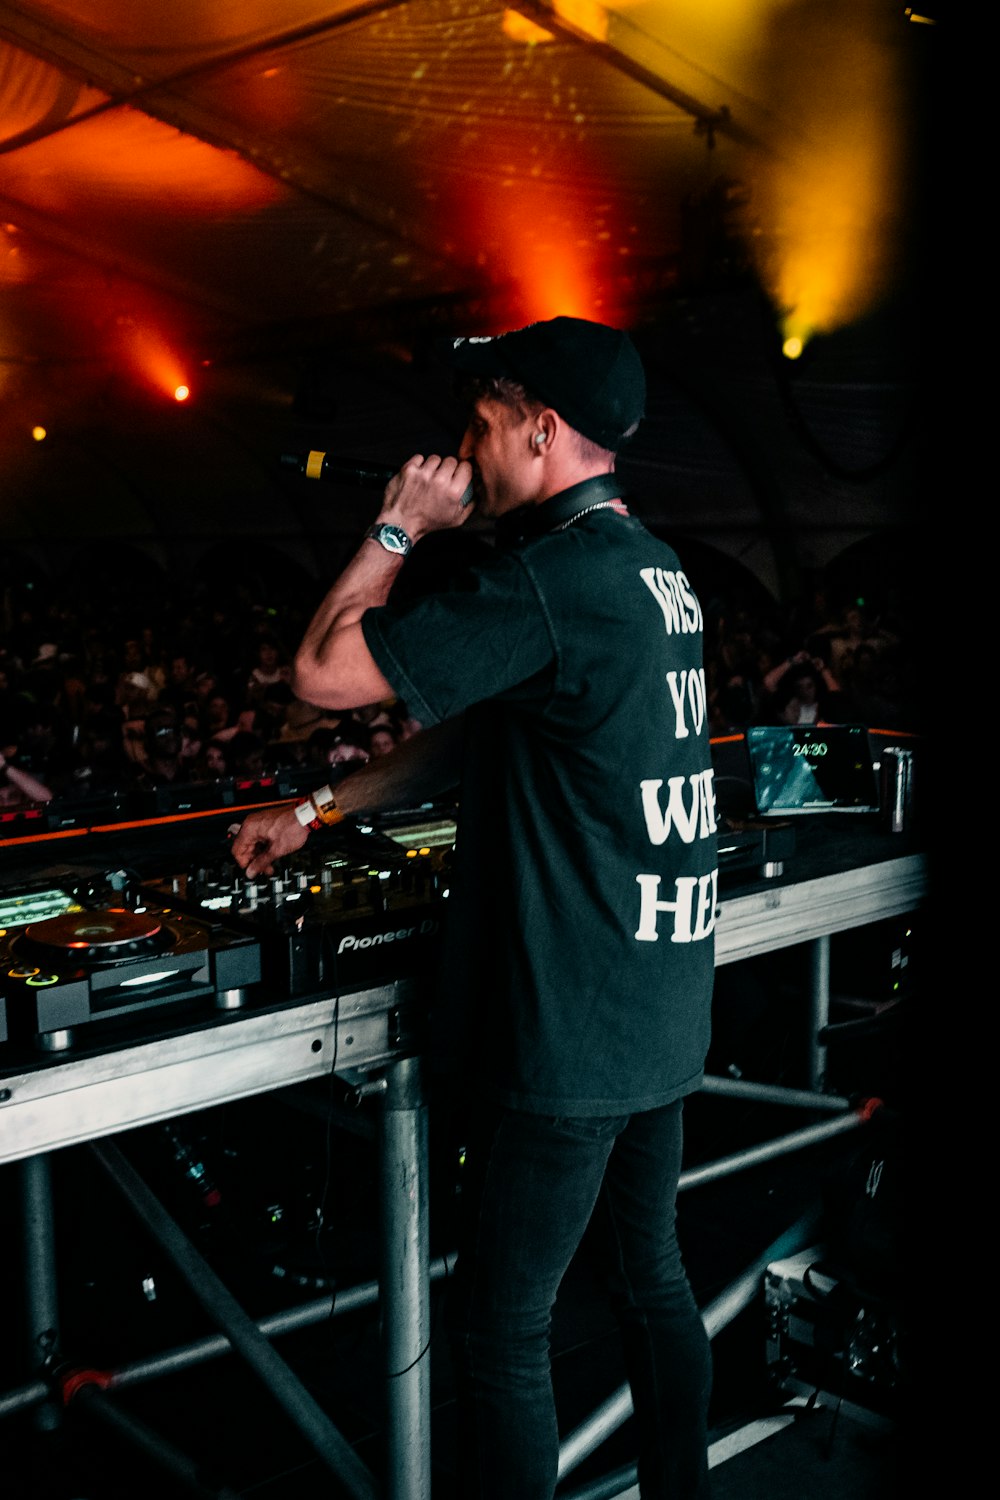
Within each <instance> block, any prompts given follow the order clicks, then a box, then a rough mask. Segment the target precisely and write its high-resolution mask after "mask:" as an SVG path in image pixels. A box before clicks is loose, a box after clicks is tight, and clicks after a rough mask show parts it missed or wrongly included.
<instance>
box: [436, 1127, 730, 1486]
mask: <svg viewBox="0 0 1000 1500" xmlns="http://www.w3.org/2000/svg"><path fill="white" fill-rule="evenodd" d="M681 1115H682V1105H681V1103H680V1102H678V1103H677V1104H672V1105H669V1106H667V1107H666V1108H664V1109H656V1110H650V1111H648V1112H644V1113H642V1114H636V1115H632V1116H623V1117H622V1116H619V1117H615V1118H600V1119H584V1118H576V1117H574V1118H571V1119H552V1118H550V1117H548V1116H544V1115H530V1114H524V1113H521V1112H517V1111H513V1110H495V1111H492V1112H490V1114H489V1116H488V1117H487V1116H486V1115H485V1114H484V1117H483V1118H482V1120H481V1121H480V1124H479V1127H478V1128H477V1129H476V1130H475V1131H474V1132H470V1139H469V1140H468V1142H467V1152H466V1163H465V1169H464V1181H463V1188H462V1212H463V1228H462V1232H461V1235H460V1239H459V1246H458V1250H459V1257H458V1263H457V1266H456V1269H455V1275H454V1278H453V1282H452V1286H451V1289H450V1292H449V1300H448V1322H449V1333H450V1335H451V1340H452V1347H453V1350H454V1356H455V1360H456V1373H457V1377H458V1384H459V1410H458V1415H459V1422H460V1427H459V1448H460V1453H459V1472H460V1486H459V1495H460V1496H461V1500H552V1496H553V1493H554V1491H555V1486H556V1478H557V1464H558V1456H559V1434H558V1428H557V1425H556V1410H555V1402H554V1398H553V1391H552V1375H551V1366H550V1354H549V1333H550V1327H551V1320H552V1307H553V1303H554V1302H555V1297H556V1292H557V1290H558V1287H559V1284H560V1282H561V1281H562V1278H563V1276H564V1274H565V1272H566V1269H567V1267H568V1265H569V1263H570V1260H571V1259H572V1257H573V1254H574V1252H575V1251H576V1249H577V1246H578V1245H579V1244H580V1241H581V1239H582V1237H583V1234H584V1231H585V1230H586V1228H587V1225H588V1223H589V1221H590V1219H591V1216H592V1215H594V1216H595V1225H594V1232H595V1235H596V1234H597V1233H599V1234H600V1235H601V1238H602V1240H603V1241H604V1242H605V1243H606V1246H607V1251H608V1275H609V1286H610V1290H611V1294H612V1297H613V1300H614V1306H615V1309H616V1312H617V1314H618V1317H619V1321H620V1323H621V1329H622V1338H623V1344H624V1353H625V1361H626V1369H627V1372H628V1379H629V1385H630V1388H631V1392H632V1401H633V1405H634V1408H635V1421H636V1431H637V1437H638V1445H639V1457H638V1465H639V1491H640V1494H641V1495H642V1497H643V1500H695V1497H697V1500H703V1497H705V1496H707V1495H708V1493H709V1490H708V1468H707V1436H706V1426H707V1409H708V1400H709V1395H710V1390H711V1378H712V1376H711V1349H710V1346H709V1342H708V1338H707V1336H706V1334H705V1329H704V1325H703V1323H702V1320H701V1316H700V1314H699V1312H698V1308H697V1306H696V1304H695V1301H694V1297H693V1295H692V1292H691V1288H690V1285H689V1283H688V1279H687V1275H686V1273H685V1270H684V1266H683V1264H682V1262H681V1257H680V1252H679V1249H678V1245H677V1237H676V1232H675V1231H676V1196H677V1179H678V1175H679V1173H680V1167H681V1144H682V1126H681ZM607 1394H608V1395H609V1396H610V1395H612V1394H613V1389H612V1388H610V1387H609V1390H608V1393H607Z"/></svg>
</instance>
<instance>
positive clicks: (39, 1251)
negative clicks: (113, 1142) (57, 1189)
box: [19, 1156, 62, 1432]
mask: <svg viewBox="0 0 1000 1500" xmlns="http://www.w3.org/2000/svg"><path fill="white" fill-rule="evenodd" d="M19 1169H20V1170H19V1176H20V1185H21V1221H22V1235H23V1241H22V1243H23V1250H24V1292H25V1308H24V1313H25V1321H26V1329H27V1339H28V1358H29V1360H30V1363H31V1368H32V1369H33V1370H36V1371H37V1370H38V1369H40V1368H41V1367H42V1365H43V1364H44V1362H45V1360H46V1358H47V1356H48V1355H49V1354H51V1353H52V1352H53V1351H54V1350H55V1349H56V1348H57V1346H58V1342H59V1301H58V1289H57V1284H56V1247H55V1215H54V1212H53V1204H52V1172H51V1163H50V1161H49V1158H48V1157H47V1156H29V1157H26V1158H25V1159H24V1160H23V1161H22V1162H20V1163H19ZM34 1420H35V1425H36V1427H37V1428H38V1429H39V1431H41V1432H52V1431H53V1430H54V1429H55V1428H56V1427H58V1426H59V1425H60V1423H61V1422H62V1410H61V1408H60V1406H59V1404H58V1402H56V1401H55V1400H44V1401H42V1403H41V1404H40V1405H39V1407H38V1410H37V1411H36V1413H35V1417H34Z"/></svg>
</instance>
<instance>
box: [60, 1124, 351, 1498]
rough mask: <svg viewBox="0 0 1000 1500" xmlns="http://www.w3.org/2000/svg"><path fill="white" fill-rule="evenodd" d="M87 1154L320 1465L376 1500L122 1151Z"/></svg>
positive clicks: (331, 1431) (327, 1424)
mask: <svg viewBox="0 0 1000 1500" xmlns="http://www.w3.org/2000/svg"><path fill="white" fill-rule="evenodd" d="M90 1149H91V1151H93V1153H94V1155H95V1156H96V1157H97V1160H98V1161H99V1162H100V1164H101V1166H102V1167H103V1168H104V1170H105V1171H106V1172H107V1173H108V1176H109V1177H110V1178H111V1179H112V1181H113V1182H114V1183H115V1185H116V1186H117V1187H118V1188H119V1189H120V1190H121V1192H122V1193H123V1194H124V1196H125V1197H126V1199H127V1200H128V1202H129V1203H130V1204H131V1206H132V1207H133V1208H134V1209H135V1211H136V1213H138V1215H139V1217H140V1218H141V1219H142V1220H143V1221H144V1222H145V1224H146V1226H147V1228H148V1229H149V1230H150V1232H151V1233H152V1234H153V1235H154V1236H155V1238H156V1239H157V1240H158V1241H159V1243H160V1244H161V1245H162V1246H163V1248H164V1249H165V1250H166V1252H167V1254H168V1255H169V1256H170V1258H171V1260H172V1261H173V1263H174V1265H175V1267H176V1268H177V1270H178V1271H179V1272H180V1273H181V1275H182V1276H183V1278H184V1280H185V1281H186V1282H187V1284H188V1286H189V1287H190V1288H191V1290H192V1291H193V1292H194V1294H195V1296H196V1297H197V1298H198V1301H199V1302H200V1303H201V1305H202V1307H203V1308H204V1309H205V1311H206V1312H207V1313H208V1315H209V1317H210V1318H211V1319H212V1320H213V1322H215V1323H216V1324H217V1325H218V1326H219V1327H220V1328H222V1329H224V1330H225V1332H226V1335H227V1337H228V1338H229V1341H230V1343H231V1344H232V1346H233V1348H234V1349H235V1350H236V1351H237V1353H239V1354H241V1355H242V1356H243V1358H244V1359H245V1360H246V1362H247V1364H249V1365H250V1367H251V1369H253V1370H254V1372H255V1373H256V1374H257V1375H259V1376H260V1378H261V1380H263V1382H264V1384H265V1385H266V1386H267V1387H268V1389H269V1390H270V1391H271V1393H272V1394H273V1396H274V1397H275V1399H276V1400H277V1401H278V1402H279V1403H280V1404H281V1405H282V1406H283V1407H284V1408H285V1410H286V1412H287V1413H288V1415H289V1416H290V1417H291V1419H292V1421H293V1422H294V1423H295V1424H296V1426H297V1427H298V1428H299V1430H300V1431H301V1432H302V1433H303V1434H304V1435H305V1436H306V1437H307V1438H308V1440H309V1441H310V1442H311V1443H312V1445H313V1447H314V1448H315V1449H316V1452H317V1453H318V1454H319V1456H320V1458H322V1460H323V1462H324V1463H325V1464H326V1465H327V1466H328V1468H329V1469H330V1470H331V1471H332V1472H333V1473H334V1474H335V1475H336V1476H337V1477H338V1478H339V1479H340V1480H341V1481H342V1482H343V1485H344V1487H345V1489H346V1491H347V1493H348V1494H349V1495H351V1496H352V1500H377V1497H378V1491H377V1489H376V1486H375V1481H374V1479H373V1478H372V1475H371V1474H370V1472H369V1471H368V1469H367V1468H366V1467H365V1465H364V1464H363V1463H362V1462H361V1460H360V1459H359V1458H358V1456H357V1454H356V1453H355V1452H354V1449H353V1448H352V1447H351V1446H350V1444H349V1443H348V1442H347V1441H346V1439H345V1438H343V1437H342V1436H341V1434H340V1433H339V1432H338V1431H337V1429H336V1427H334V1425H333V1423H332V1422H331V1421H330V1419H329V1417H328V1416H327V1415H326V1413H325V1412H324V1411H323V1409H322V1408H321V1407H320V1406H319V1404H318V1403H317V1402H316V1401H315V1400H314V1399H313V1397H312V1396H311V1395H310V1394H309V1392H308V1391H307V1390H306V1388H305V1386H304V1385H303V1384H302V1382H301V1381H300V1380H299V1379H298V1377H297V1376H296V1375H295V1374H294V1373H293V1372H292V1370H290V1369H289V1367H288V1365H287V1364H286V1363H285V1362H284V1360H283V1359H281V1357H280V1356H279V1355H278V1354H276V1353H275V1351H274V1350H273V1349H272V1348H271V1345H270V1344H269V1343H268V1342H267V1339H266V1338H264V1336H263V1334H262V1333H261V1332H260V1330H259V1329H258V1327H257V1325H256V1323H254V1322H253V1320H252V1319H251V1318H250V1317H249V1316H248V1315H247V1313H246V1312H245V1311H244V1310H243V1308H242V1307H241V1306H240V1304H239V1303H238V1302H237V1300H236V1298H235V1297H234V1296H233V1295H232V1293H231V1292H230V1291H229V1290H228V1288H227V1287H226V1286H224V1285H223V1283H222V1282H221V1281H220V1280H219V1278H218V1276H217V1275H216V1274H215V1272H214V1271H213V1270H212V1268H211V1266H209V1265H208V1263H207V1262H206V1261H205V1260H204V1259H203V1258H202V1256H201V1255H200V1254H199V1252H198V1251H197V1250H196V1249H195V1247H194V1246H193V1245H192V1244H191V1242H190V1240H188V1238H187V1237H186V1235H185V1234H184V1233H183V1232H182V1231H181V1229H179V1228H178V1226H177V1224H175V1223H174V1221H173V1219H172V1218H171V1217H170V1215H169V1214H168V1213H167V1211H166V1210H165V1209H164V1207H163V1205H162V1204H161V1203H160V1201H159V1200H158V1198H157V1197H156V1196H155V1194H153V1193H152V1192H151V1191H150V1189H149V1188H148V1187H147V1186H146V1184H145V1182H144V1181H143V1180H142V1178H141V1177H140V1176H139V1174H138V1172H136V1171H135V1169H134V1168H133V1167H132V1166H131V1165H130V1164H129V1163H128V1161H126V1159H125V1157H124V1156H123V1155H122V1153H121V1151H120V1150H119V1149H118V1148H117V1147H116V1146H111V1145H108V1144H106V1143H99V1142H92V1143H91V1147H90Z"/></svg>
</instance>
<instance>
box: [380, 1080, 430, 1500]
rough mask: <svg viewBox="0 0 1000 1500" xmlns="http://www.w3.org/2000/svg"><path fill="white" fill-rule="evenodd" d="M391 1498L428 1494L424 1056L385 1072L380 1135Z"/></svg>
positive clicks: (425, 1498) (415, 1499)
mask: <svg viewBox="0 0 1000 1500" xmlns="http://www.w3.org/2000/svg"><path fill="white" fill-rule="evenodd" d="M379 1157H380V1160H379V1166H380V1172H381V1189H382V1275H381V1292H382V1337H383V1343H384V1350H385V1372H386V1406H387V1419H388V1420H387V1427H388V1437H387V1442H388V1458H387V1469H386V1478H387V1487H388V1495H389V1500H430V1494H431V1448H430V1415H431V1403H430V1278H429V1275H428V1244H429V1238H428V1217H429V1215H428V1189H427V1158H428V1150H427V1107H426V1104H425V1102H424V1091H423V1078H422V1070H421V1062H420V1059H419V1058H415V1057H409V1058H403V1059H401V1060H400V1061H399V1062H397V1063H394V1064H393V1065H392V1067H391V1068H390V1069H389V1070H388V1072H387V1074H386V1090H385V1094H384V1097H383V1100H382V1115H381V1131H380V1137H379Z"/></svg>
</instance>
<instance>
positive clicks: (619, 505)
mask: <svg viewBox="0 0 1000 1500" xmlns="http://www.w3.org/2000/svg"><path fill="white" fill-rule="evenodd" d="M595 510H613V511H615V512H616V514H617V515H619V516H627V515H628V510H627V508H626V506H625V505H624V504H623V502H622V501H621V500H597V501H595V502H594V504H593V505H588V506H587V508H586V510H578V511H577V513H576V515H575V516H570V518H569V520H568V521H563V522H562V524H561V525H559V526H553V527H552V530H553V531H565V530H566V527H567V526H575V525H576V522H577V521H582V520H583V518H584V516H589V515H590V513H591V511H595Z"/></svg>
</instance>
